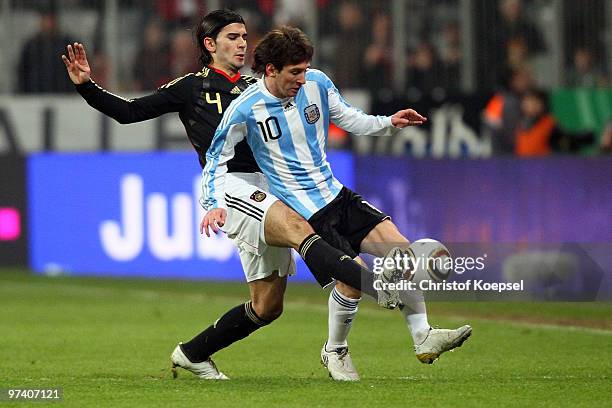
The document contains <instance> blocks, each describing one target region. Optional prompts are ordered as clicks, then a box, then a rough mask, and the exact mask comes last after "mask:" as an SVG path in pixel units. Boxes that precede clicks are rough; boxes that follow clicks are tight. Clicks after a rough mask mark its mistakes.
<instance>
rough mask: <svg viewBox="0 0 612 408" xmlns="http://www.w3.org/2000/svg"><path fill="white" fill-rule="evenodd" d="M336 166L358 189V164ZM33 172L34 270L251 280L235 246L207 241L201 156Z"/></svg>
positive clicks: (65, 164) (88, 161)
mask: <svg viewBox="0 0 612 408" xmlns="http://www.w3.org/2000/svg"><path fill="white" fill-rule="evenodd" d="M331 161H332V163H333V165H334V167H335V168H336V172H337V173H338V176H339V178H340V179H341V180H343V181H344V182H345V183H347V184H349V185H350V184H352V182H351V177H352V167H353V166H352V157H351V156H350V155H344V154H338V155H332V157H331ZM28 167H29V193H30V194H31V199H30V214H31V217H32V222H31V225H30V227H31V228H30V231H31V233H32V236H31V239H30V244H31V257H30V260H31V262H30V263H31V267H32V268H33V269H34V270H35V271H37V272H39V273H52V274H53V273H69V274H94V275H112V276H146V277H156V278H188V279H223V280H225V279H238V280H243V274H242V268H241V265H240V260H239V258H238V255H237V252H236V250H235V248H234V245H233V244H232V242H231V241H230V240H229V239H228V238H227V237H226V236H225V235H223V234H219V235H217V236H214V237H212V238H206V237H205V236H202V235H200V234H199V222H200V220H201V218H202V215H203V210H202V209H201V207H200V205H199V203H198V200H199V197H200V195H201V184H200V180H201V172H200V168H199V166H198V165H197V161H196V160H195V157H194V154H193V153H163V154H161V153H160V154H154V153H142V154H108V155H105V154H35V155H33V156H32V157H31V158H30V161H29V166H28ZM298 266H301V265H298ZM299 269H300V271H299V273H298V276H297V277H296V279H300V280H310V274H309V273H308V272H306V271H305V270H303V268H299Z"/></svg>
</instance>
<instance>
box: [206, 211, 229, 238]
mask: <svg viewBox="0 0 612 408" xmlns="http://www.w3.org/2000/svg"><path fill="white" fill-rule="evenodd" d="M226 217H227V211H226V210H225V209H223V208H214V209H212V210H210V211H209V212H208V213H207V214H206V215H205V216H204V218H202V222H201V223H200V234H203V233H206V236H207V237H210V232H209V231H208V227H210V229H211V230H212V231H213V232H214V233H215V234H217V233H218V232H219V231H220V228H219V227H222V226H224V225H225V218H226Z"/></svg>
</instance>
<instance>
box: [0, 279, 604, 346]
mask: <svg viewBox="0 0 612 408" xmlns="http://www.w3.org/2000/svg"><path fill="white" fill-rule="evenodd" d="M48 286H54V287H55V288H57V289H59V290H61V291H63V292H64V293H70V294H76V295H81V296H92V295H93V296H101V297H102V296H104V297H108V296H109V295H110V296H117V295H119V292H121V295H126V294H129V295H131V296H134V297H136V298H140V299H142V300H158V299H159V298H160V297H162V296H164V295H170V296H172V295H174V294H175V293H173V292H167V293H166V292H163V291H161V292H160V291H155V290H146V289H119V290H117V289H116V288H107V287H88V286H82V285H78V284H73V283H64V282H62V283H61V284H58V283H57V282H53V283H52V282H30V283H22V282H12V281H0V290H3V289H8V290H9V291H13V290H14V289H18V288H29V289H31V288H33V287H48ZM175 295H176V296H179V297H181V298H182V299H185V300H192V301H196V302H202V301H205V300H207V299H210V298H211V297H209V296H205V295H204V294H197V293H191V294H186V295H180V294H175ZM212 297H214V298H216V299H219V298H233V296H212ZM323 298H325V300H326V299H327V296H324V297H322V299H323ZM326 303H327V302H325V305H323V304H320V305H319V304H313V303H308V302H304V301H300V300H289V299H286V300H285V305H286V306H289V308H292V307H294V306H295V307H299V309H300V310H302V309H303V306H306V307H308V308H311V309H316V310H319V311H321V312H325V313H327V304H326ZM359 313H360V314H362V315H364V314H365V315H367V316H378V317H382V316H385V317H387V316H388V317H391V316H392V315H393V313H386V312H385V313H384V314H383V310H382V309H381V310H378V309H368V308H362V309H361V310H360V311H359ZM442 319H446V320H458V321H462V322H468V323H469V322H470V321H482V322H487V323H500V324H510V325H513V326H519V327H529V328H533V329H546V330H561V331H570V332H583V333H591V334H599V335H604V336H612V330H609V329H596V328H592V327H584V326H566V325H558V324H547V323H532V322H522V321H520V320H514V319H512V318H503V317H502V318H484V317H473V316H472V317H466V316H461V315H443V316H442Z"/></svg>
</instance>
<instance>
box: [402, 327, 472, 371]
mask: <svg viewBox="0 0 612 408" xmlns="http://www.w3.org/2000/svg"><path fill="white" fill-rule="evenodd" d="M471 334H472V327H471V326H468V325H465V326H461V327H459V328H458V329H455V330H448V329H433V328H431V327H430V328H429V333H427V337H426V338H425V340H423V342H422V343H421V344H418V345H415V346H414V353H415V354H416V357H417V358H418V359H419V361H420V362H421V363H425V364H432V363H433V362H434V361H436V360H437V359H438V357H440V354H442V353H444V352H447V351H450V350H453V349H454V348H457V347H461V345H462V344H463V342H464V341H466V340H467V339H468V337H470V335H471Z"/></svg>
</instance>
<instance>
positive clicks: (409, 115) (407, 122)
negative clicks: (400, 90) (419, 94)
mask: <svg viewBox="0 0 612 408" xmlns="http://www.w3.org/2000/svg"><path fill="white" fill-rule="evenodd" d="M425 122H427V118H426V117H425V116H422V115H421V114H420V113H418V112H417V111H415V110H414V109H403V110H401V111H397V112H395V114H394V115H393V116H391V124H392V125H393V126H395V127H396V128H400V129H402V128H405V127H406V126H418V125H422V124H423V123H425Z"/></svg>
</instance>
